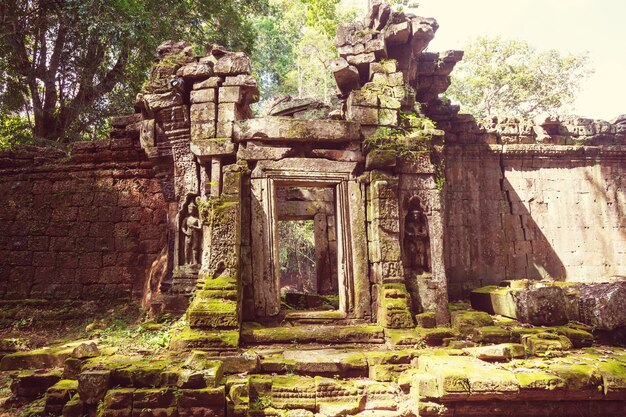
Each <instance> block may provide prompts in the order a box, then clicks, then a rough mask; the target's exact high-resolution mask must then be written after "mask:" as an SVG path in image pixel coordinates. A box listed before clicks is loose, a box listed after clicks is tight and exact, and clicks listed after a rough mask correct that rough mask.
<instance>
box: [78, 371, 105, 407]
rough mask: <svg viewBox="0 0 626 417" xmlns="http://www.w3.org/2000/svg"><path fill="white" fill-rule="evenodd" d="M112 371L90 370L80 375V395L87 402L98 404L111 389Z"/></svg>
mask: <svg viewBox="0 0 626 417" xmlns="http://www.w3.org/2000/svg"><path fill="white" fill-rule="evenodd" d="M110 378H111V371H109V370H88V371H83V372H81V374H80V376H79V377H78V395H80V398H81V400H82V401H83V402H85V404H89V405H93V404H97V403H98V402H99V401H100V400H102V399H103V398H104V395H105V394H106V392H107V390H108V389H109V382H110Z"/></svg>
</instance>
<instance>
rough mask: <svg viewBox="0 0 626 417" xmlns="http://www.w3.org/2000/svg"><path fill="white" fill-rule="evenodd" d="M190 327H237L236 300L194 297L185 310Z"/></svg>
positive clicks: (237, 311)
mask: <svg viewBox="0 0 626 417" xmlns="http://www.w3.org/2000/svg"><path fill="white" fill-rule="evenodd" d="M187 322H188V323H189V327H191V328H192V329H233V328H238V327H239V310H238V308H237V301H234V300H227V299H213V298H203V297H196V298H195V299H194V300H193V301H192V302H191V305H190V306H189V309H188V310H187Z"/></svg>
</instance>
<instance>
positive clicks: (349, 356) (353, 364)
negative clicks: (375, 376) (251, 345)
mask: <svg viewBox="0 0 626 417" xmlns="http://www.w3.org/2000/svg"><path fill="white" fill-rule="evenodd" d="M258 355H259V365H260V366H259V370H260V372H261V373H266V374H289V373H291V374H297V375H308V376H327V377H333V376H339V377H341V378H350V377H367V376H368V364H367V358H366V356H365V354H364V353H362V352H360V351H358V350H340V349H287V350H284V351H276V350H269V351H266V352H263V351H261V352H258Z"/></svg>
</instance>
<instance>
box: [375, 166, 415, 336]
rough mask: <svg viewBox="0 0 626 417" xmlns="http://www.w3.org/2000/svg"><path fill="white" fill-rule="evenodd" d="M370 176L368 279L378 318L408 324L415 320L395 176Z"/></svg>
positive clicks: (387, 322)
mask: <svg viewBox="0 0 626 417" xmlns="http://www.w3.org/2000/svg"><path fill="white" fill-rule="evenodd" d="M371 177H372V178H371V182H370V186H369V201H368V223H369V233H368V238H369V239H370V241H369V258H370V263H371V274H372V276H371V279H372V281H373V282H374V283H375V285H376V287H377V290H378V322H379V323H380V324H381V325H382V326H384V327H387V328H394V329H397V328H410V327H413V326H414V324H413V317H412V314H411V309H410V304H411V298H410V296H409V293H408V291H407V289H406V285H405V283H404V271H403V268H402V259H401V258H402V255H401V250H400V218H399V209H398V179H397V178H394V177H391V176H384V175H382V174H380V173H378V172H374V173H371Z"/></svg>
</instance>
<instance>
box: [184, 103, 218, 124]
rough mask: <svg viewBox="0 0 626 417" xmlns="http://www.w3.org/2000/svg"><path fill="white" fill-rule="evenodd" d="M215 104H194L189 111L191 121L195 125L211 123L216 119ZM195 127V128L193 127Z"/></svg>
mask: <svg viewBox="0 0 626 417" xmlns="http://www.w3.org/2000/svg"><path fill="white" fill-rule="evenodd" d="M216 108H217V106H216V105H215V103H202V104H192V105H191V107H190V109H189V119H190V120H191V122H192V125H193V124H194V123H211V122H215V118H216V115H217V113H216ZM192 127H193V126H192Z"/></svg>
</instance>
